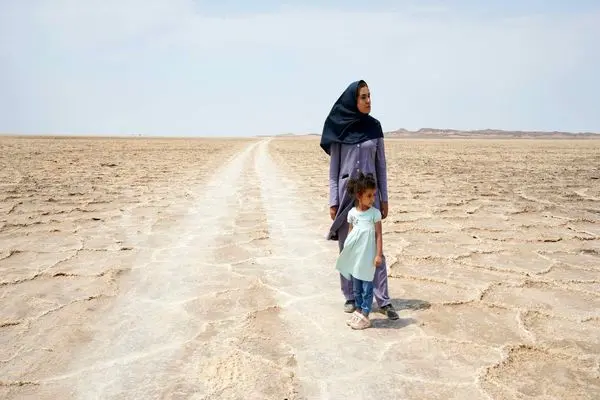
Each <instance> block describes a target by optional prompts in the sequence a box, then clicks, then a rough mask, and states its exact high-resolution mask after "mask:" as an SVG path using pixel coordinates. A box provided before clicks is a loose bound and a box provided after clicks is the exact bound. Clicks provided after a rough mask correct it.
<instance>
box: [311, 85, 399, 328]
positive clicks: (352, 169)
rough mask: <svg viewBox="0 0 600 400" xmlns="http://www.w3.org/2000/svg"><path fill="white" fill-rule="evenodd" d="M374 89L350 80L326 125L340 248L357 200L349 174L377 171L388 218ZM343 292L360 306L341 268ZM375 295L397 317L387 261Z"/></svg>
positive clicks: (349, 306) (333, 235)
mask: <svg viewBox="0 0 600 400" xmlns="http://www.w3.org/2000/svg"><path fill="white" fill-rule="evenodd" d="M370 112H371V93H370V91H369V87H368V86H367V83H366V82H365V81H363V80H360V81H356V82H353V83H351V84H350V85H349V86H348V87H347V88H346V90H345V91H344V93H342V95H341V96H340V97H339V98H338V100H337V101H336V102H335V104H334V105H333V107H332V109H331V111H330V112H329V115H328V116H327V119H326V120H325V124H324V127H323V134H322V135H321V148H322V149H323V150H324V151H325V152H326V153H327V154H328V155H330V157H331V159H330V164H329V206H330V215H331V219H332V220H333V224H332V225H331V228H330V231H329V234H328V235H327V239H329V240H337V241H338V244H339V249H340V252H341V251H342V249H343V248H344V241H345V240H346V236H347V235H348V222H347V221H346V218H347V215H348V211H349V210H350V209H351V208H352V207H353V206H354V199H352V198H351V197H350V196H349V195H348V193H347V190H346V187H347V183H348V180H349V178H351V177H354V176H356V175H357V174H358V172H359V171H362V172H363V173H365V174H367V173H372V174H373V175H375V177H376V180H377V198H376V200H375V207H377V208H378V209H379V210H380V211H381V216H382V218H383V219H385V218H386V217H387V213H388V192H387V171H386V160H385V149H384V145H383V131H382V129H381V124H380V123H379V121H378V120H377V119H375V118H373V117H372V116H370V115H369V113H370ZM340 283H341V289H342V293H343V294H344V297H345V298H346V303H345V304H344V311H345V312H347V313H351V312H354V310H355V309H356V306H355V303H354V295H353V293H352V281H350V280H347V279H346V278H344V277H343V276H342V275H341V274H340ZM373 285H374V295H375V300H376V301H377V305H378V306H379V311H380V312H381V313H382V314H384V315H387V317H388V318H389V319H398V313H397V312H396V310H394V307H393V306H392V304H391V302H390V298H389V295H388V281H387V266H386V262H385V255H384V257H383V262H382V263H381V265H380V266H379V267H378V268H376V272H375V277H374V280H373Z"/></svg>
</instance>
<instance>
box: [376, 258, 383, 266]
mask: <svg viewBox="0 0 600 400" xmlns="http://www.w3.org/2000/svg"><path fill="white" fill-rule="evenodd" d="M382 262H383V260H382V259H381V256H375V267H379V266H380V265H381V263H382Z"/></svg>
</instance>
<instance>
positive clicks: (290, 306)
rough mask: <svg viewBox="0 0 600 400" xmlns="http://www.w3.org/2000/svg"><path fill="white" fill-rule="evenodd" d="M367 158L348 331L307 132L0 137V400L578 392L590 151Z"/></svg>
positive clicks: (520, 149)
mask: <svg viewBox="0 0 600 400" xmlns="http://www.w3.org/2000/svg"><path fill="white" fill-rule="evenodd" d="M386 146H387V154H388V168H389V170H388V179H389V181H390V189H389V191H390V215H389V217H388V219H386V220H385V222H384V251H385V253H386V257H387V258H388V264H389V265H390V271H389V272H390V295H391V296H392V298H393V301H394V304H395V305H396V307H397V309H398V310H399V311H400V320H398V321H388V320H386V319H385V318H384V317H383V316H381V315H378V314H376V313H375V314H373V318H374V324H373V325H374V326H373V328H371V329H368V330H365V331H361V332H355V331H352V330H351V329H350V328H348V327H347V326H346V325H345V323H344V322H345V320H346V318H347V317H348V315H347V314H345V313H343V312H342V305H343V297H342V295H341V293H340V291H339V278H338V275H337V274H336V273H335V270H334V267H333V265H334V262H335V257H336V252H337V244H336V243H335V242H328V241H325V240H324V236H325V233H326V231H327V228H328V225H329V223H330V221H329V220H328V212H327V192H328V189H327V176H328V158H327V156H326V155H325V154H324V153H323V152H322V151H321V150H320V148H319V145H318V138H312V137H305V138H276V139H248V140H243V139H228V140H225V139H222V140H211V139H138V138H136V139H114V138H113V139H108V138H106V139H98V138H79V139H74V138H11V137H2V138H0V149H1V151H0V167H1V168H0V299H1V304H2V307H0V397H1V398H7V399H56V398H60V399H132V398H136V399H138V398H139V399H183V398H186V399H284V398H287V399H313V398H314V399H321V398H323V399H338V398H345V397H347V396H348V395H349V394H351V395H352V396H353V397H354V398H367V397H376V396H379V398H386V399H465V398H469V399H490V398H492V399H525V398H539V399H542V398H544V399H564V398H569V399H595V398H598V397H599V396H600V339H599V338H600V311H599V310H600V275H599V272H600V201H599V200H600V141H596V140H572V141H568V140H548V141H543V140H475V139H471V140H415V139H394V140H387V141H386Z"/></svg>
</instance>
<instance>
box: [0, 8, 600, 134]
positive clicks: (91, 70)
mask: <svg viewBox="0 0 600 400" xmlns="http://www.w3.org/2000/svg"><path fill="white" fill-rule="evenodd" d="M0 15H2V16H1V17H0V35H1V36H2V37H3V38H4V39H0V52H1V53H0V54H2V60H3V62H2V65H1V66H0V73H1V76H2V78H0V79H2V80H1V81H0V83H2V86H3V87H5V88H8V90H3V91H1V92H0V104H2V105H4V106H5V107H3V110H4V111H0V131H18V132H49V133H50V132H51V133H56V132H67V133H107V134H110V133H116V134H124V133H131V132H142V133H146V134H161V135H163V134H167V135H168V134H172V135H219V134H240V135H245V134H248V135H250V134H262V133H278V132H290V131H292V132H306V131H312V132H315V131H317V132H318V131H319V130H320V128H321V125H322V121H323V119H324V117H325V115H326V114H327V112H328V111H329V108H330V107H331V104H332V103H333V101H334V100H335V99H336V98H337V96H338V95H339V93H340V92H341V90H343V89H344V87H345V86H346V85H347V84H348V83H349V82H350V81H352V80H355V79H358V78H364V79H366V80H367V81H368V82H369V84H370V86H371V88H372V92H373V96H374V114H375V115H376V116H377V117H378V118H379V119H380V120H381V121H382V123H383V124H384V127H385V128H386V129H396V128H399V127H407V128H412V129H417V128H419V127H422V126H437V127H453V128H487V127H491V128H508V129H571V130H594V129H595V130H600V116H598V115H597V113H596V112H595V111H593V110H592V109H591V107H590V106H589V104H590V103H591V102H595V103H596V104H598V100H599V98H598V94H597V93H598V91H593V90H592V89H593V88H596V89H600V87H599V85H600V83H599V82H600V79H599V78H597V77H596V76H595V75H596V74H594V73H593V72H592V70H593V68H591V67H595V69H596V70H597V69H598V67H600V60H599V56H598V55H596V53H597V51H596V49H597V48H599V47H600V46H599V41H600V39H599V38H600V23H599V22H600V13H598V12H595V13H593V12H589V10H588V11H587V12H586V13H568V14H567V13H564V14H558V13H553V14H548V15H545V14H540V13H537V14H536V13H530V14H527V15H517V16H515V15H510V16H501V17H490V16H485V14H483V15H482V14H481V13H477V12H468V11H465V10H453V9H452V8H450V7H448V6H444V7H437V6H431V5H424V6H421V7H419V6H418V5H417V6H415V3H407V4H406V5H405V6H404V7H396V8H395V9H394V11H393V12H384V11H373V12H368V11H367V12H365V11H361V10H358V9H354V10H352V11H343V10H336V9H332V8H329V9H327V8H325V9H323V8H317V7H316V6H315V7H312V8H308V7H304V8H298V7H295V8H292V7H282V8H279V9H276V10H275V11H270V12H265V11H262V12H251V11H248V12H245V13H241V12H240V13H236V14H235V15H234V16H233V17H224V16H219V15H218V14H215V13H205V12H203V11H202V8H201V7H200V6H199V5H198V3H196V2H193V1H184V0H168V1H167V0H150V1H147V0H144V1H142V0H133V1H116V0H105V1H91V0H90V1H86V2H85V5H84V4H83V3H81V2H79V1H75V0H57V1H53V2H52V3H51V4H50V3H49V2H41V1H37V2H12V4H10V3H8V2H6V3H3V4H2V5H0ZM7 38H10V39H7ZM584 77H585V78H586V79H585V81H584V80H583V78H584ZM578 82H579V83H578ZM573 83H575V84H576V85H580V86H581V87H580V90H581V93H582V96H581V98H579V99H573V98H572V97H569V96H566V97H565V93H571V92H572V90H573V89H572V87H570V86H569V85H572V84H573ZM565 98H568V99H569V101H566V100H565ZM588 110H589V111H588Z"/></svg>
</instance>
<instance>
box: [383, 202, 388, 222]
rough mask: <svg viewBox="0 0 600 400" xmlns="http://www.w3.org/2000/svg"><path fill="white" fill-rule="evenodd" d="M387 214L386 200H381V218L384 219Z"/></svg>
mask: <svg viewBox="0 0 600 400" xmlns="http://www.w3.org/2000/svg"><path fill="white" fill-rule="evenodd" d="M387 216H388V202H387V201H382V202H381V219H385V218H386V217H387Z"/></svg>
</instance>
